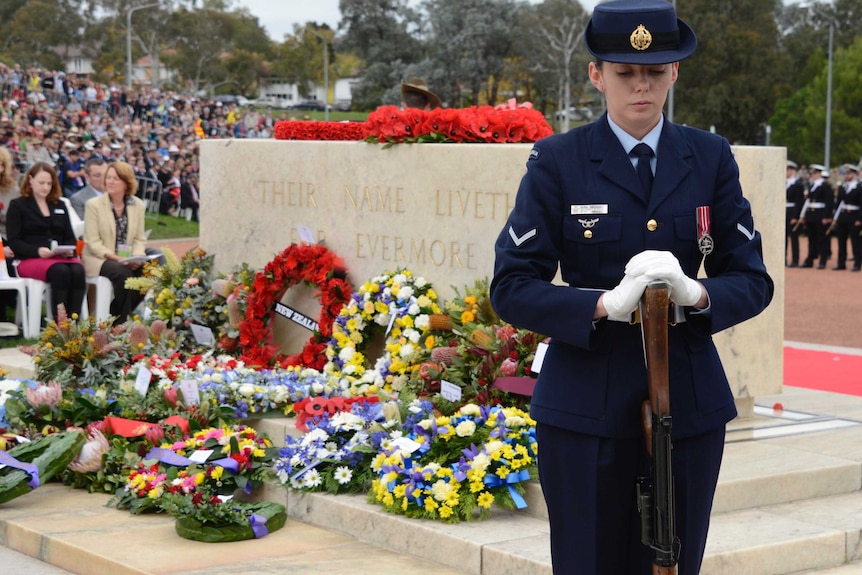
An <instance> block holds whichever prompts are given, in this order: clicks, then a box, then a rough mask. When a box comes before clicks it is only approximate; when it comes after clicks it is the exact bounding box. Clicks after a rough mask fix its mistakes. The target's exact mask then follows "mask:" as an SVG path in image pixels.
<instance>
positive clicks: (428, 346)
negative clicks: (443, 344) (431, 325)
mask: <svg viewBox="0 0 862 575" xmlns="http://www.w3.org/2000/svg"><path fill="white" fill-rule="evenodd" d="M425 349H434V336H433V335H429V336H428V337H427V338H426V339H425Z"/></svg>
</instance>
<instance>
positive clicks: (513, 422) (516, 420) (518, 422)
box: [506, 415, 527, 429]
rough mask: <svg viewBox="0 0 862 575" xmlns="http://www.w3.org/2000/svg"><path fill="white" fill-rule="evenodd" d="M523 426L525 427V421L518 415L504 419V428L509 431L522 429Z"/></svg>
mask: <svg viewBox="0 0 862 575" xmlns="http://www.w3.org/2000/svg"><path fill="white" fill-rule="evenodd" d="M525 425H527V421H526V420H525V419H524V418H523V417H521V416H520V415H510V416H509V417H507V418H506V427H508V428H509V429H515V428H518V427H524V426H525Z"/></svg>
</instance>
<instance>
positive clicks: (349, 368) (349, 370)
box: [341, 363, 358, 375]
mask: <svg viewBox="0 0 862 575" xmlns="http://www.w3.org/2000/svg"><path fill="white" fill-rule="evenodd" d="M357 367H358V366H356V365H353V364H352V363H351V364H349V365H346V366H344V369H343V370H341V372H342V373H343V374H344V375H353V374H354V373H356V368H357Z"/></svg>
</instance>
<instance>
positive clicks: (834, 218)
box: [826, 200, 844, 236]
mask: <svg viewBox="0 0 862 575" xmlns="http://www.w3.org/2000/svg"><path fill="white" fill-rule="evenodd" d="M843 207H844V200H841V201H840V202H839V203H838V207H837V208H835V212H834V213H833V214H832V221H831V222H829V227H828V228H826V235H827V236H828V235H829V234H831V233H832V230H834V229H835V224H836V223H838V216H839V215H840V214H841V208H843Z"/></svg>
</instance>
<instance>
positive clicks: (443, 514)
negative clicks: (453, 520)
mask: <svg viewBox="0 0 862 575" xmlns="http://www.w3.org/2000/svg"><path fill="white" fill-rule="evenodd" d="M451 516H452V508H451V507H449V506H448V505H444V506H443V507H441V508H440V519H446V518H447V517H451Z"/></svg>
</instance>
